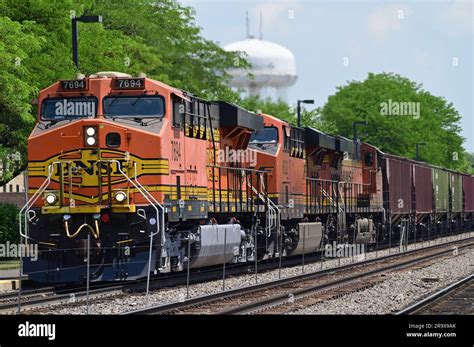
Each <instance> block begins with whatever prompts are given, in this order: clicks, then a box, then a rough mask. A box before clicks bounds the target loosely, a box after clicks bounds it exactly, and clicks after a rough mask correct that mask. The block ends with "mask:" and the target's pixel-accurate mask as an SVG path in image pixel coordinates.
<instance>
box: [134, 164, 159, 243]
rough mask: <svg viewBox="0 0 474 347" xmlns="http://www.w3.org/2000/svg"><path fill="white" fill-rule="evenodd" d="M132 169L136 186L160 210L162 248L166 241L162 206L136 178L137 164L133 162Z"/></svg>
mask: <svg viewBox="0 0 474 347" xmlns="http://www.w3.org/2000/svg"><path fill="white" fill-rule="evenodd" d="M133 168H134V174H135V182H136V183H137V185H138V186H139V187H140V188H142V189H143V191H144V192H146V193H147V194H148V196H149V197H150V198H151V199H152V200H153V201H154V202H155V203H156V205H157V206H158V207H159V208H160V210H161V212H162V213H161V230H163V233H162V235H161V246H164V245H165V241H166V238H165V233H164V230H165V212H166V211H165V208H164V207H163V205H161V204H160V203H159V202H158V200H156V199H155V197H154V196H153V195H152V194H151V193H150V192H149V191H148V190H146V188H145V187H143V185H142V184H141V183H140V182H139V181H138V178H137V177H138V176H137V163H136V162H134V163H133Z"/></svg>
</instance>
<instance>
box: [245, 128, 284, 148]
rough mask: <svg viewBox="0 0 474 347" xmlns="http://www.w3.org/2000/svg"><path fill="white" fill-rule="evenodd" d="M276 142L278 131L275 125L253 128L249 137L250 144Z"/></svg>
mask: <svg viewBox="0 0 474 347" xmlns="http://www.w3.org/2000/svg"><path fill="white" fill-rule="evenodd" d="M277 142H278V131H277V128H275V127H264V128H263V129H262V130H255V131H254V132H253V133H252V136H251V137H250V144H271V143H275V144H276V143H277Z"/></svg>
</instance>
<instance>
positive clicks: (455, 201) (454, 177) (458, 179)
mask: <svg viewBox="0 0 474 347" xmlns="http://www.w3.org/2000/svg"><path fill="white" fill-rule="evenodd" d="M449 187H450V193H451V194H450V206H451V212H454V213H460V212H462V205H463V198H462V194H463V191H462V176H461V175H460V174H458V173H455V172H449Z"/></svg>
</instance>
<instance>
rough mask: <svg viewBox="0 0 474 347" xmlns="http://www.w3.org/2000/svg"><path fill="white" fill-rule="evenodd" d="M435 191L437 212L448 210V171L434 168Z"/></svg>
mask: <svg viewBox="0 0 474 347" xmlns="http://www.w3.org/2000/svg"><path fill="white" fill-rule="evenodd" d="M433 192H434V196H435V199H434V201H435V210H436V212H448V210H449V177H448V172H447V171H444V170H442V169H436V168H433Z"/></svg>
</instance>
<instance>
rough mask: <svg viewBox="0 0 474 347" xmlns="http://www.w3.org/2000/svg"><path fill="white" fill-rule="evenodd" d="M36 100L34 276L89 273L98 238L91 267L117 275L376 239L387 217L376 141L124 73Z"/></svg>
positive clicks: (30, 238)
mask: <svg viewBox="0 0 474 347" xmlns="http://www.w3.org/2000/svg"><path fill="white" fill-rule="evenodd" d="M38 109H39V111H38V122H37V125H36V127H35V129H34V130H33V132H32V134H31V136H30V138H29V140H28V174H29V194H30V200H29V202H28V204H27V205H26V206H25V207H24V209H23V210H22V212H23V213H24V216H25V224H24V225H23V224H22V227H21V230H20V232H21V234H22V236H23V238H24V239H25V240H26V242H27V243H30V244H37V245H38V247H39V252H40V254H39V258H38V260H37V261H32V260H30V259H28V258H25V259H24V272H25V274H28V276H29V278H30V279H31V280H34V281H38V282H52V283H58V282H79V281H83V280H84V279H85V276H86V270H87V269H86V263H85V260H86V258H87V254H88V239H89V242H90V246H89V247H90V279H91V280H93V281H114V280H127V279H136V278H139V277H143V276H146V275H147V274H148V272H151V273H155V274H156V273H168V272H172V271H182V270H184V269H186V267H187V266H188V264H189V266H191V267H192V268H200V267H209V266H214V265H218V264H222V262H223V261H225V262H228V263H245V262H254V261H255V259H257V260H260V259H268V258H275V257H279V256H280V255H281V256H292V255H298V254H303V253H311V252H315V251H317V250H320V249H321V248H322V247H323V246H324V245H325V244H327V243H329V242H332V241H335V240H337V241H338V242H349V243H352V242H356V243H364V244H372V243H374V242H375V236H376V230H379V229H380V230H381V228H379V226H380V225H381V223H382V216H383V213H384V212H383V206H382V187H381V181H382V178H381V177H382V176H381V169H380V165H379V164H378V161H379V160H378V158H377V156H378V155H379V152H378V151H377V150H376V149H375V148H373V147H371V146H369V145H366V144H361V143H360V142H356V143H354V142H352V141H350V140H347V139H344V138H335V137H331V136H329V135H326V134H323V133H321V132H319V131H317V130H315V129H309V128H307V129H302V128H296V127H293V126H290V125H289V124H288V123H287V122H285V121H282V120H280V119H278V118H276V117H273V116H271V115H266V114H254V113H251V112H248V111H246V110H244V109H242V108H240V107H238V106H235V105H231V104H228V103H225V102H209V101H205V100H201V99H198V98H196V97H194V96H192V95H189V94H187V93H185V92H183V91H181V90H178V89H175V88H172V87H170V86H167V85H165V84H163V83H161V82H159V81H156V80H152V79H149V78H146V77H143V76H141V77H136V78H134V77H132V76H129V75H126V74H122V73H116V72H102V73H97V74H95V75H91V76H89V77H86V78H82V79H77V80H70V81H59V82H57V83H55V84H53V85H52V86H50V87H48V88H46V89H44V90H42V91H41V92H40V95H39V107H38ZM361 156H362V159H361V158H360V157H361ZM149 264H150V267H149Z"/></svg>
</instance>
